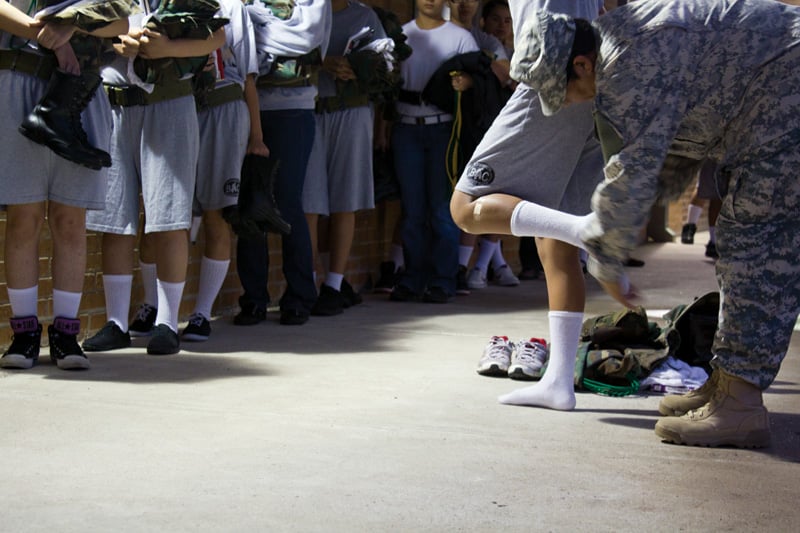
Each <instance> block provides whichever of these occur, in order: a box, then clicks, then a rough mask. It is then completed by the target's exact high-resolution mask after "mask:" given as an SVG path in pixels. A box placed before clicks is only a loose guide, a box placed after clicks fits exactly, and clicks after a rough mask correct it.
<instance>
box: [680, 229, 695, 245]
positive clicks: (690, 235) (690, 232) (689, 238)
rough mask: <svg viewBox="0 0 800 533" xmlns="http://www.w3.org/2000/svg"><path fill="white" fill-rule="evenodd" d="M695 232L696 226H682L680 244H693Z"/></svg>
mask: <svg viewBox="0 0 800 533" xmlns="http://www.w3.org/2000/svg"><path fill="white" fill-rule="evenodd" d="M696 231H697V224H684V225H683V228H682V229H681V242H682V243H683V244H694V234H695V232H696Z"/></svg>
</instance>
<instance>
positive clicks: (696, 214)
mask: <svg viewBox="0 0 800 533" xmlns="http://www.w3.org/2000/svg"><path fill="white" fill-rule="evenodd" d="M702 214H703V208H702V207H700V206H698V205H694V204H689V209H688V210H687V212H686V223H687V224H697V221H698V220H700V215H702Z"/></svg>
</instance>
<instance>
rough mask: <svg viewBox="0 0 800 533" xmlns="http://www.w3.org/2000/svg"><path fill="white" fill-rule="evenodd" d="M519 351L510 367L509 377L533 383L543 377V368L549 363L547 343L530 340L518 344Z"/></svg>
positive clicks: (515, 353) (539, 340)
mask: <svg viewBox="0 0 800 533" xmlns="http://www.w3.org/2000/svg"><path fill="white" fill-rule="evenodd" d="M516 346H517V351H516V352H514V356H513V357H512V360H511V366H509V367H508V377H510V378H511V379H518V380H522V381H532V380H535V379H539V378H541V377H542V368H543V367H544V364H545V363H546V362H547V355H548V353H547V341H545V340H544V339H535V338H532V339H529V340H527V341H520V342H518V343H517V345H516Z"/></svg>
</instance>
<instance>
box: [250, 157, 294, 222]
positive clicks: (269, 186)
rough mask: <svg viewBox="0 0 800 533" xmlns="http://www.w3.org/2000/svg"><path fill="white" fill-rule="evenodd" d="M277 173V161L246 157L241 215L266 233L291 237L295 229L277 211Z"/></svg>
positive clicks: (267, 158)
mask: <svg viewBox="0 0 800 533" xmlns="http://www.w3.org/2000/svg"><path fill="white" fill-rule="evenodd" d="M277 172H278V161H276V160H275V159H274V158H269V157H262V156H258V155H254V154H247V155H246V156H245V158H244V162H243V163H242V175H241V178H242V181H241V185H240V188H239V215H240V217H241V218H242V219H243V220H246V221H253V222H255V223H256V224H257V225H258V227H259V228H260V229H261V230H262V231H264V232H273V233H279V234H281V235H288V234H289V233H290V232H291V231H292V226H291V225H290V224H289V223H288V222H286V221H285V220H284V219H283V217H282V216H281V212H280V211H279V210H278V204H277V202H276V201H275V196H274V194H273V189H274V186H275V176H276V174H277Z"/></svg>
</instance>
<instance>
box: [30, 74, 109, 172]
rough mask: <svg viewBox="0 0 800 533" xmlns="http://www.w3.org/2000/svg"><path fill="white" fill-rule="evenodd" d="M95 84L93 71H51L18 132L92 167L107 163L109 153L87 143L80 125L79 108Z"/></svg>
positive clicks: (97, 83)
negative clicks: (47, 80) (69, 72)
mask: <svg viewBox="0 0 800 533" xmlns="http://www.w3.org/2000/svg"><path fill="white" fill-rule="evenodd" d="M99 85H100V77H99V76H97V75H94V74H83V75H80V76H75V75H72V74H68V73H66V72H62V71H60V70H56V71H54V72H53V75H52V76H51V78H50V83H48V85H47V89H46V91H45V93H44V96H42V99H41V100H39V103H38V104H37V105H36V107H35V108H34V109H33V111H32V112H31V113H30V114H28V116H27V117H25V120H23V121H22V124H21V125H20V127H19V131H20V133H22V134H23V135H24V136H25V137H27V138H28V139H30V140H32V141H33V142H35V143H38V144H42V145H45V146H47V147H48V148H50V149H51V150H52V151H53V152H55V153H56V154H57V155H59V156H61V157H63V158H64V159H66V160H68V161H72V162H73V163H77V164H79V165H83V166H85V167H88V168H91V169H92V170H100V169H101V168H102V167H109V166H111V156H109V155H108V153H107V152H104V151H103V150H98V149H96V148H93V147H92V146H90V145H89V141H88V139H87V137H86V132H85V131H84V129H83V126H82V125H81V112H82V111H83V110H84V109H86V107H87V106H88V105H89V101H90V100H91V99H92V96H93V95H94V92H95V91H96V90H97V87H98V86H99Z"/></svg>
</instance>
